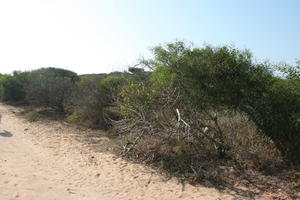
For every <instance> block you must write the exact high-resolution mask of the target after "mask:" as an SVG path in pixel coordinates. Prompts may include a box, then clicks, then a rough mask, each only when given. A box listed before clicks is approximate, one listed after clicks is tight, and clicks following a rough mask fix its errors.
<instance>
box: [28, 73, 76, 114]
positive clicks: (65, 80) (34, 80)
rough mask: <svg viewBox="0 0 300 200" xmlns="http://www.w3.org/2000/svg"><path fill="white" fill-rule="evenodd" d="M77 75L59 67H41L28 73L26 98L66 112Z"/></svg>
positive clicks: (40, 104) (31, 101)
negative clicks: (66, 105)
mask: <svg viewBox="0 0 300 200" xmlns="http://www.w3.org/2000/svg"><path fill="white" fill-rule="evenodd" d="M77 79H78V77H77V75H76V74H75V73H74V72H71V71H69V70H64V69H58V68H41V69H38V70H34V71H32V72H30V73H29V74H28V83H27V84H26V85H25V92H26V100H27V101H28V102H29V103H30V104H31V105H36V106H45V107H52V108H54V109H56V110H58V111H60V112H65V107H64V105H65V104H66V103H67V101H68V100H69V97H70V95H71V92H72V89H73V87H74V84H75V82H76V80H77Z"/></svg>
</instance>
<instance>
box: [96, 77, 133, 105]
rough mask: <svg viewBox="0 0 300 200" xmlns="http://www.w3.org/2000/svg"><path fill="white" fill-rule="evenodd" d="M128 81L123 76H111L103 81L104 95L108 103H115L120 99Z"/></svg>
mask: <svg viewBox="0 0 300 200" xmlns="http://www.w3.org/2000/svg"><path fill="white" fill-rule="evenodd" d="M127 82H128V80H127V79H126V78H125V77H122V76H110V77H107V78H105V79H103V80H102V81H101V83H100V84H101V87H102V88H103V91H102V92H103V95H105V96H106V97H107V101H110V102H113V101H115V100H117V99H118V96H119V93H120V90H121V87H122V86H125V85H126V84H127Z"/></svg>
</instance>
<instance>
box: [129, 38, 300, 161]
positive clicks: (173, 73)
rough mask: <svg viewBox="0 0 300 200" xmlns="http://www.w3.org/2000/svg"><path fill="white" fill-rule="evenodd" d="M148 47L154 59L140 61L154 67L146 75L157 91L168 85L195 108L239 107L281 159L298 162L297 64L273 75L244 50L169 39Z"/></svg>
mask: <svg viewBox="0 0 300 200" xmlns="http://www.w3.org/2000/svg"><path fill="white" fill-rule="evenodd" d="M153 52H154V59H150V60H146V61H144V62H143V63H144V64H145V65H147V66H149V67H150V68H151V69H153V70H154V72H153V74H152V77H151V80H153V84H152V86H153V87H154V86H155V87H156V88H159V90H157V91H161V92H165V90H163V89H162V88H167V87H170V86H171V87H173V88H174V89H178V90H179V94H180V96H182V98H181V102H182V103H184V105H186V107H187V108H188V107H189V108H190V109H193V110H195V109H196V110H197V112H200V113H201V112H206V113H209V112H210V111H213V110H219V111H222V110H232V111H241V112H244V113H246V114H247V115H248V116H249V118H250V119H251V120H252V121H253V122H254V123H255V124H256V126H257V127H258V128H259V129H261V130H262V131H263V133H264V134H266V135H267V136H268V137H270V138H271V139H272V140H273V141H274V143H275V144H276V146H277V148H278V149H279V150H280V151H281V153H282V155H283V156H285V158H286V159H288V160H290V161H291V162H294V163H299V162H300V153H299V152H300V143H299V141H300V139H299V138H300V128H299V127H300V125H299V113H300V110H299V109H300V103H299V101H300V96H299V94H300V87H299V80H298V77H299V76H298V71H297V67H296V68H285V72H286V73H287V78H288V79H278V78H276V77H275V76H274V75H273V73H272V71H271V70H270V68H269V66H267V65H266V64H256V63H253V62H252V56H251V53H250V52H249V51H247V50H245V51H240V50H238V49H236V48H233V47H228V46H224V47H211V46H205V47H203V48H192V47H191V46H187V45H186V44H185V43H183V42H175V43H171V44H167V45H165V46H158V47H155V48H154V49H153ZM155 87H154V88H155ZM129 93H130V92H129ZM133 93H134V92H131V93H130V94H131V95H133ZM135 93H136V94H137V92H136V91H135ZM162 96H163V94H162ZM145 98H147V97H145ZM139 99H141V97H139ZM138 104H140V103H139V102H138Z"/></svg>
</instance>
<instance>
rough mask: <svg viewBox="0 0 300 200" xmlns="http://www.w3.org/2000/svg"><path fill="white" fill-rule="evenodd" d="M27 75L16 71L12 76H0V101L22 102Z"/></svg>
mask: <svg viewBox="0 0 300 200" xmlns="http://www.w3.org/2000/svg"><path fill="white" fill-rule="evenodd" d="M27 75H28V73H27V72H16V71H15V72H14V73H13V74H12V75H0V100H1V101H24V100H25V91H24V85H25V84H26V83H27V81H28V80H27Z"/></svg>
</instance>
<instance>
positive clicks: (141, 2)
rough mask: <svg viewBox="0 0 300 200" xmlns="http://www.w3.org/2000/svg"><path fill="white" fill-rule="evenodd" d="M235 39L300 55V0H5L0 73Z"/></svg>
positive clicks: (88, 65) (106, 67)
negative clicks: (171, 45) (180, 44)
mask: <svg viewBox="0 0 300 200" xmlns="http://www.w3.org/2000/svg"><path fill="white" fill-rule="evenodd" d="M176 40H184V41H187V42H193V43H194V44H195V45H196V46H201V45H203V44H211V45H214V46H220V45H234V46H236V47H238V48H240V49H250V50H251V52H252V53H253V55H254V57H255V60H257V61H264V60H270V61H271V62H287V63H290V64H294V63H295V61H296V59H297V58H298V59H300V1H299V0H26V1H25V0H0V73H11V72H12V71H14V70H21V71H25V70H33V69H37V68H41V67H49V66H51V67H59V68H64V69H69V70H72V71H74V72H76V73H78V74H87V73H107V72H110V71H116V70H121V71H123V70H126V69H127V67H128V66H130V65H133V64H136V63H137V60H138V59H139V58H142V57H146V58H147V57H150V56H151V51H150V48H151V47H154V46H156V45H160V44H165V43H167V42H174V41H176Z"/></svg>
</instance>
